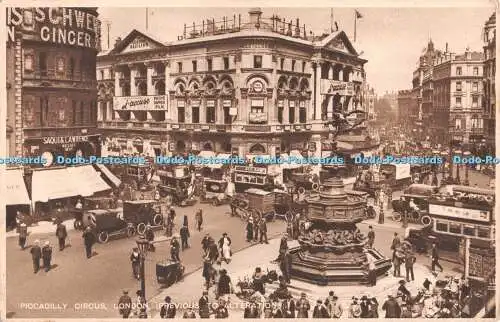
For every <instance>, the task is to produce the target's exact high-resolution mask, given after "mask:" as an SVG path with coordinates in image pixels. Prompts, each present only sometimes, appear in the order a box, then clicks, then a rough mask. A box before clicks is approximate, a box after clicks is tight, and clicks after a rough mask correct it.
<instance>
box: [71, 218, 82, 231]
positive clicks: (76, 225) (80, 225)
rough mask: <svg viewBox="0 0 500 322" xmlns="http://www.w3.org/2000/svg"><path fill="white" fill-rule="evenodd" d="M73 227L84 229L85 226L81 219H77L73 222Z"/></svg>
mask: <svg viewBox="0 0 500 322" xmlns="http://www.w3.org/2000/svg"><path fill="white" fill-rule="evenodd" d="M73 227H74V228H75V230H82V228H83V223H82V221H81V220H75V222H73Z"/></svg>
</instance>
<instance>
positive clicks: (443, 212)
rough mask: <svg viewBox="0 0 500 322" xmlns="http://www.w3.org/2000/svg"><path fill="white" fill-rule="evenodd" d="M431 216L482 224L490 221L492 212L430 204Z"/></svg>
mask: <svg viewBox="0 0 500 322" xmlns="http://www.w3.org/2000/svg"><path fill="white" fill-rule="evenodd" d="M429 214H430V215H437V216H445V217H450V218H460V219H468V220H476V221H482V222H489V221H490V212H489V211H487V210H479V209H467V208H457V207H450V206H443V205H433V204H430V205H429Z"/></svg>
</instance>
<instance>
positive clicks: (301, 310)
mask: <svg viewBox="0 0 500 322" xmlns="http://www.w3.org/2000/svg"><path fill="white" fill-rule="evenodd" d="M296 308H297V318H299V319H300V318H306V319H307V318H309V310H310V309H311V304H310V303H309V301H308V300H307V297H306V293H304V292H302V293H301V294H300V300H299V301H298V302H297V306H296Z"/></svg>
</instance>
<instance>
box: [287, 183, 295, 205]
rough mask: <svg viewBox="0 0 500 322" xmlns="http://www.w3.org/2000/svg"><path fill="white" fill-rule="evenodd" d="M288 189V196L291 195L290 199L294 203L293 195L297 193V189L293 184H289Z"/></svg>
mask: <svg viewBox="0 0 500 322" xmlns="http://www.w3.org/2000/svg"><path fill="white" fill-rule="evenodd" d="M286 189H287V191H288V194H289V195H290V198H291V199H292V200H291V201H292V202H293V193H294V191H295V187H294V185H293V184H287V185H286Z"/></svg>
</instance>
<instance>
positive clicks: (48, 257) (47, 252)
mask: <svg viewBox="0 0 500 322" xmlns="http://www.w3.org/2000/svg"><path fill="white" fill-rule="evenodd" d="M42 260H43V267H44V268H45V271H46V272H48V271H50V262H51V261H52V247H51V246H50V242H49V241H46V242H45V245H44V246H43V248H42Z"/></svg>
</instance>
